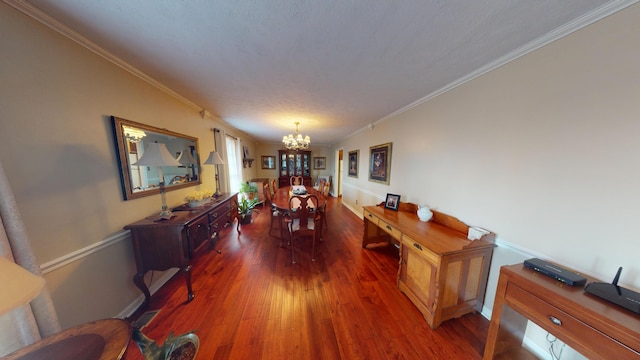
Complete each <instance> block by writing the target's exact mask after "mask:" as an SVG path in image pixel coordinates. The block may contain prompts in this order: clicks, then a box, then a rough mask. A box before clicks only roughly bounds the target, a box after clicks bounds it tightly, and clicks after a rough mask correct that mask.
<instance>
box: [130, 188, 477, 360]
mask: <svg viewBox="0 0 640 360" xmlns="http://www.w3.org/2000/svg"><path fill="white" fill-rule="evenodd" d="M327 216H328V217H327V219H328V228H327V229H325V232H324V241H323V242H321V243H319V244H316V261H315V262H312V261H311V256H310V254H311V241H310V240H309V241H306V240H304V241H302V242H301V243H297V244H296V248H295V249H296V261H297V262H296V264H292V263H291V251H290V249H289V248H288V247H280V246H279V245H280V241H279V239H277V238H274V237H270V236H267V235H266V234H267V230H268V227H269V220H270V218H269V217H270V214H269V212H268V211H260V213H258V214H255V213H254V215H253V223H252V224H249V225H245V226H242V228H241V231H242V233H241V234H238V232H236V227H235V224H234V226H232V227H229V228H227V229H225V230H224V231H223V232H222V235H221V238H220V240H219V241H218V243H217V244H216V246H215V248H216V249H217V250H220V251H221V253H218V252H217V251H215V250H209V249H208V248H206V246H205V248H204V249H201V250H200V254H199V256H198V257H197V258H196V259H195V260H194V262H193V264H192V265H193V270H192V280H193V289H194V293H195V298H194V300H193V301H192V302H190V303H185V300H186V286H185V282H184V278H183V277H182V274H181V273H178V274H176V276H174V277H173V278H172V279H171V280H170V281H169V282H168V283H167V284H165V285H164V286H163V287H162V288H161V289H160V290H159V291H158V292H156V293H155V294H154V295H153V296H152V298H151V302H150V304H149V306H148V307H147V308H146V309H144V311H152V310H160V311H159V312H158V314H157V315H156V316H155V318H153V320H152V321H151V322H150V323H149V324H148V325H147V326H146V327H145V328H144V329H143V332H144V333H145V335H146V336H148V337H150V338H152V339H154V340H156V341H157V342H158V343H162V342H163V341H164V339H165V338H166V337H167V335H168V334H169V333H170V332H174V333H175V334H176V335H178V334H182V333H185V332H188V331H191V330H197V333H196V334H197V335H198V336H199V338H200V350H199V352H198V359H207V360H208V359H373V360H375V359H481V358H482V352H483V350H484V343H485V340H486V336H487V329H488V327H489V321H488V320H487V319H485V318H484V317H482V316H481V315H480V314H471V315H466V316H463V317H461V318H459V319H454V320H449V321H446V322H444V323H443V324H442V325H441V326H440V327H439V328H437V329H436V330H431V329H430V328H429V326H428V325H427V323H426V321H425V320H424V318H423V317H422V314H421V313H420V312H419V311H418V310H417V309H416V307H415V306H414V305H413V304H412V303H411V302H410V301H409V300H408V298H407V297H406V296H405V295H404V294H402V293H401V292H400V291H399V290H398V289H397V288H396V273H397V269H398V255H397V251H396V250H395V248H393V247H381V248H377V249H373V250H365V249H363V248H362V247H361V241H362V231H363V225H362V220H361V219H360V218H358V217H357V216H356V215H354V214H353V213H352V212H351V211H349V210H348V209H347V208H345V207H343V206H342V204H341V202H340V200H339V199H336V198H330V201H329V203H328V210H327ZM139 315H140V313H137V314H134V315H133V316H132V319H136V318H137V316H139ZM125 359H127V360H137V359H143V357H142V355H141V354H140V351H139V350H138V348H137V346H136V344H135V343H134V342H131V344H130V345H129V348H128V350H127V354H126V355H125Z"/></svg>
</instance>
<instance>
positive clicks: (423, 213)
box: [417, 205, 433, 222]
mask: <svg viewBox="0 0 640 360" xmlns="http://www.w3.org/2000/svg"><path fill="white" fill-rule="evenodd" d="M417 213H418V218H419V219H420V221H424V222H427V221H429V220H431V218H432V217H433V213H432V212H431V209H429V207H428V206H421V205H418V211H417Z"/></svg>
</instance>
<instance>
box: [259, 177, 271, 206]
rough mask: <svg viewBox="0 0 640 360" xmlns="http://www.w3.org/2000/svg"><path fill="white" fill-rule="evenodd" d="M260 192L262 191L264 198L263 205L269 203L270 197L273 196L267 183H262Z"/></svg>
mask: <svg viewBox="0 0 640 360" xmlns="http://www.w3.org/2000/svg"><path fill="white" fill-rule="evenodd" d="M262 192H263V193H264V198H265V202H266V204H265V205H271V199H273V197H272V196H271V190H270V189H269V183H268V182H267V183H264V185H262Z"/></svg>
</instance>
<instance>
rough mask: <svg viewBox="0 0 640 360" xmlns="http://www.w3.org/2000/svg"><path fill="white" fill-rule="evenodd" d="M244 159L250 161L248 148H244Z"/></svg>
mask: <svg viewBox="0 0 640 360" xmlns="http://www.w3.org/2000/svg"><path fill="white" fill-rule="evenodd" d="M242 156H243V159H249V148H248V147H247V146H243V147H242Z"/></svg>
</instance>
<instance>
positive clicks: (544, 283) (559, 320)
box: [484, 264, 640, 359]
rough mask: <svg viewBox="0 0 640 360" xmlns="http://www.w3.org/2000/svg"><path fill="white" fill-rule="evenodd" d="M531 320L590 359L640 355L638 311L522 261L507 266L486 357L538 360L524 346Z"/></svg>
mask: <svg viewBox="0 0 640 360" xmlns="http://www.w3.org/2000/svg"><path fill="white" fill-rule="evenodd" d="M582 276H585V275H582ZM585 277H586V278H587V282H588V283H590V282H593V281H597V280H595V279H593V278H590V277H588V276H585ZM528 320H531V321H533V322H534V323H536V324H537V325H538V326H540V327H541V328H543V329H545V330H546V331H548V332H549V333H551V334H552V335H553V336H555V337H557V338H558V339H560V340H561V341H562V342H564V343H565V344H567V345H569V346H571V347H572V348H573V349H575V350H576V351H578V352H580V353H581V354H583V355H585V356H586V357H588V358H589V359H638V358H640V315H637V314H634V313H632V312H631V311H628V310H626V309H624V308H622V307H619V306H616V305H614V304H611V303H609V302H607V301H605V300H602V299H599V298H597V297H594V296H592V295H590V294H587V293H585V292H584V287H581V286H576V287H573V286H569V285H566V284H564V283H562V282H560V281H557V280H555V279H552V278H550V277H548V276H545V275H542V274H540V273H538V272H535V271H533V270H531V269H528V268H526V267H524V265H523V264H517V265H510V266H503V267H501V268H500V277H499V279H498V287H497V290H496V298H495V302H494V304H493V313H492V314H491V323H490V325H489V333H488V335H487V343H486V346H485V350H484V359H537V358H536V357H535V356H534V355H532V354H530V353H528V351H526V350H525V349H524V348H522V346H521V344H522V337H523V335H524V332H525V328H526V326H527V321H528Z"/></svg>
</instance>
